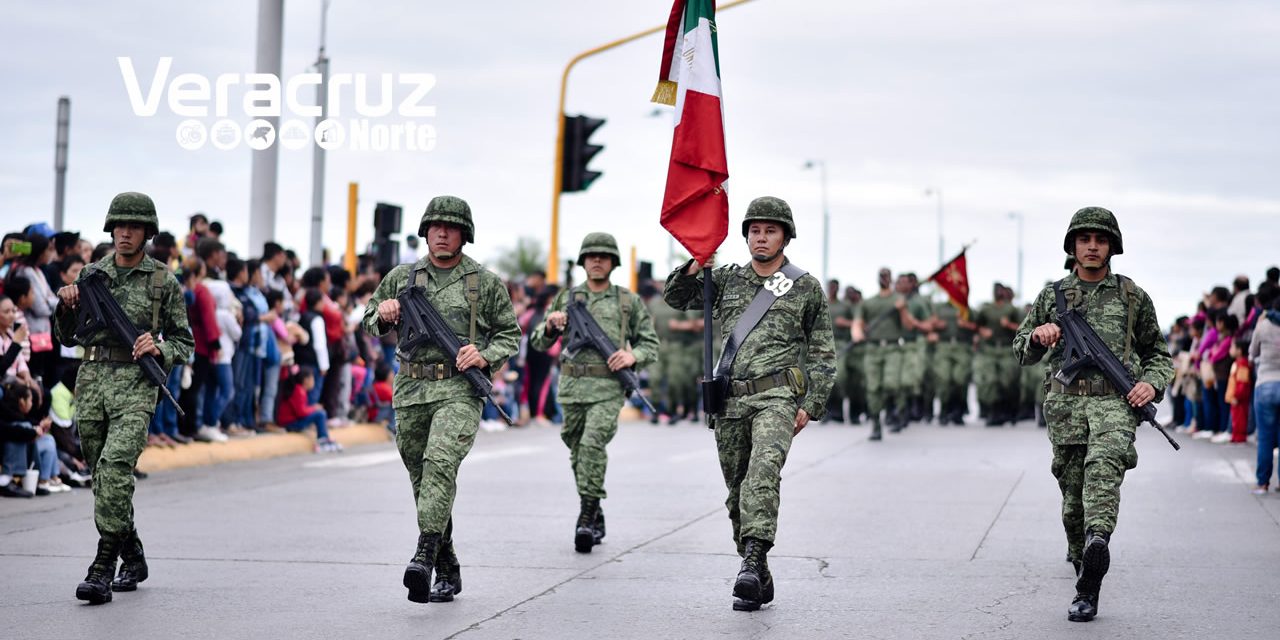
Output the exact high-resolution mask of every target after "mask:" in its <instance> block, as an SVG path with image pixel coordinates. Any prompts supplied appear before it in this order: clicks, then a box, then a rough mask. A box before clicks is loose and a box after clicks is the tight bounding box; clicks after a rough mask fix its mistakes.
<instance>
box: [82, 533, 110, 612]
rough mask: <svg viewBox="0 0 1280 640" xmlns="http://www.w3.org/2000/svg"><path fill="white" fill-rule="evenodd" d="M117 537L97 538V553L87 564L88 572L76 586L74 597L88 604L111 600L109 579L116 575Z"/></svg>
mask: <svg viewBox="0 0 1280 640" xmlns="http://www.w3.org/2000/svg"><path fill="white" fill-rule="evenodd" d="M120 545H121V542H120V540H119V539H118V538H108V537H105V536H104V537H101V538H98V555H97V556H96V557H94V559H93V564H91V565H89V574H88V575H86V576H85V577H84V582H81V583H80V586H78V587H76V599H78V600H85V601H87V602H88V603H89V604H103V603H106V602H111V579H112V578H114V577H115V575H116V558H117V557H119V555H120Z"/></svg>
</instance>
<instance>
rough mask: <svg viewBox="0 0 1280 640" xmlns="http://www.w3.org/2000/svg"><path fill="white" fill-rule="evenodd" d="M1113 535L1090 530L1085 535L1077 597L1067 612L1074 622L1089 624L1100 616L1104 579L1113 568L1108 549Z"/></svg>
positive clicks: (1077, 581)
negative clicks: (1099, 607)
mask: <svg viewBox="0 0 1280 640" xmlns="http://www.w3.org/2000/svg"><path fill="white" fill-rule="evenodd" d="M1110 542H1111V534H1109V533H1099V532H1095V531H1093V530H1089V531H1088V532H1086V533H1085V539H1084V555H1083V557H1082V558H1081V561H1080V570H1079V578H1078V579H1077V580H1076V597H1075V600H1072V601H1071V608H1070V609H1068V610H1067V619H1068V620H1070V621H1072V622H1088V621H1090V620H1093V618H1094V616H1096V615H1098V593H1099V592H1100V591H1101V590H1102V578H1103V576H1105V575H1107V569H1108V568H1110V567H1111V551H1110V550H1109V549H1108V548H1107V547H1108V545H1109V544H1110Z"/></svg>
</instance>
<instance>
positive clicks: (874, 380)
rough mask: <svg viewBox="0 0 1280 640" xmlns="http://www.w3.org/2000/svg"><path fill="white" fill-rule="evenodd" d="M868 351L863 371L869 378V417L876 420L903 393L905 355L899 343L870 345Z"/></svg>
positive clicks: (867, 347)
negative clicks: (903, 358) (903, 360)
mask: <svg viewBox="0 0 1280 640" xmlns="http://www.w3.org/2000/svg"><path fill="white" fill-rule="evenodd" d="M866 350H867V355H866V358H865V360H864V361H863V362H864V364H863V370H864V371H865V373H866V376H867V415H869V416H871V417H873V418H874V417H876V416H879V415H880V412H881V411H883V410H884V408H885V405H886V404H888V403H889V402H891V401H893V400H895V399H897V397H898V395H899V394H900V392H901V389H902V383H901V380H902V355H903V354H902V347H901V346H900V345H899V344H898V343H897V342H890V343H887V344H879V343H870V344H868V345H867V346H866ZM899 406H902V405H901V404H899Z"/></svg>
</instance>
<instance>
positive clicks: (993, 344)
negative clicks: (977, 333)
mask: <svg viewBox="0 0 1280 640" xmlns="http://www.w3.org/2000/svg"><path fill="white" fill-rule="evenodd" d="M1020 315H1021V314H1020V313H1019V312H1018V308H1017V307H1015V306H1013V305H1012V304H1009V303H1007V302H1006V303H1003V304H996V303H994V302H988V303H986V304H984V305H982V307H981V308H980V309H979V310H978V313H977V315H975V316H974V319H973V322H974V324H976V325H978V327H986V328H988V329H990V330H991V337H990V338H985V339H983V340H982V341H981V342H980V344H979V347H978V354H977V356H976V357H975V358H974V362H973V383H974V384H975V385H977V387H978V402H980V403H981V404H982V405H984V406H985V407H986V408H987V411H990V412H992V415H998V414H1001V413H1002V412H1009V415H1010V417H1011V416H1012V412H1013V411H1015V410H1016V409H1017V404H1018V393H1019V391H1018V382H1019V380H1020V375H1021V373H1020V371H1019V370H1018V362H1017V360H1015V359H1013V358H1011V357H1010V356H1009V343H1010V342H1011V341H1012V340H1013V330H1012V329H1008V328H1006V327H1004V326H1001V324H1000V319H1001V318H1004V319H1008V320H1009V321H1010V322H1017V321H1018V319H1019V316H1020Z"/></svg>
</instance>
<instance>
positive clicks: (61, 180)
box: [53, 96, 71, 231]
mask: <svg viewBox="0 0 1280 640" xmlns="http://www.w3.org/2000/svg"><path fill="white" fill-rule="evenodd" d="M70 129H71V98H68V97H66V96H62V97H61V98H58V133H57V138H56V140H55V142H54V152H53V176H54V178H53V230H54V231H62V220H63V217H62V211H63V207H64V205H65V204H66V196H67V138H68V135H69V133H70V131H69V130H70Z"/></svg>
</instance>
